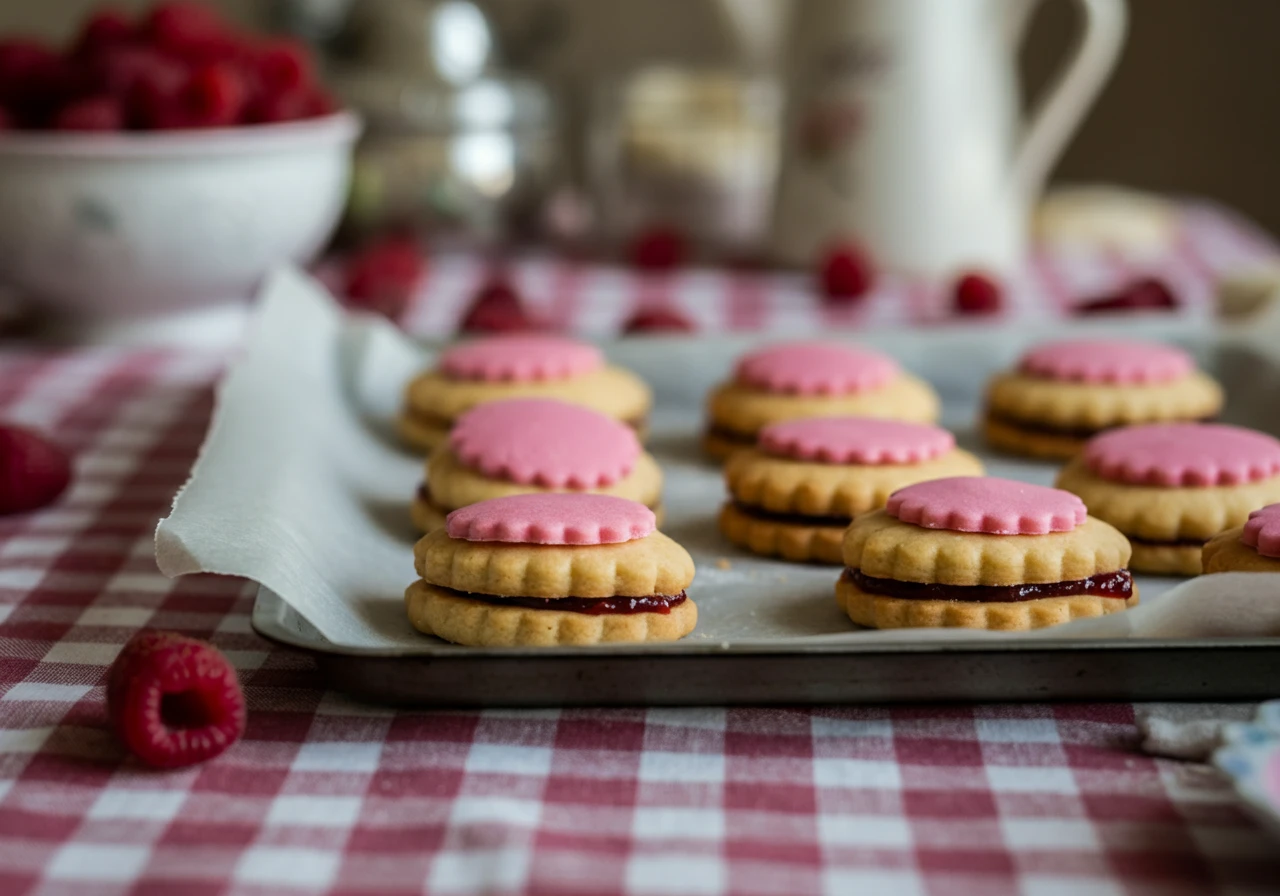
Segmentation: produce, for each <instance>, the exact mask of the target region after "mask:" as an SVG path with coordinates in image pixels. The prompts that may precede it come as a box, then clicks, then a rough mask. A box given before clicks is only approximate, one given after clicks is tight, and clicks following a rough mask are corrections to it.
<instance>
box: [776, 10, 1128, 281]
mask: <svg viewBox="0 0 1280 896" xmlns="http://www.w3.org/2000/svg"><path fill="white" fill-rule="evenodd" d="M1036 3H1037V0H801V2H799V3H795V4H793V8H794V18H793V20H792V33H791V43H790V51H789V62H788V68H787V71H788V101H789V103H790V104H791V108H790V109H789V111H788V116H787V122H788V123H787V128H786V132H785V136H784V149H783V152H784V163H783V169H782V175H781V179H780V181H779V185H778V197H777V203H776V207H775V214H774V221H773V228H772V236H771V246H772V250H773V254H774V256H775V257H776V258H777V260H779V261H781V262H783V263H786V264H794V265H804V266H810V265H813V264H815V263H816V261H817V259H818V258H819V256H820V255H821V253H822V252H823V250H824V248H825V247H826V246H827V245H828V244H829V243H831V242H832V241H834V240H837V239H845V238H851V239H854V240H857V241H858V242H859V243H861V244H862V246H863V247H864V248H865V249H866V250H867V251H868V252H869V253H870V254H871V256H872V257H873V258H874V259H875V260H876V262H877V263H878V264H879V265H881V266H883V267H886V268H890V269H895V270H900V271H906V272H910V273H916V274H925V275H931V276H950V275H951V274H953V273H954V272H955V271H957V270H959V269H961V268H971V267H975V268H984V269H988V270H993V271H997V272H1000V271H1008V270H1011V269H1013V268H1015V267H1017V266H1018V264H1019V263H1020V262H1021V260H1022V258H1023V255H1024V252H1025V249H1026V236H1027V215H1028V211H1029V209H1030V207H1031V204H1032V203H1033V202H1034V201H1035V199H1036V198H1037V196H1038V195H1039V193H1040V191H1041V188H1042V186H1043V184H1044V180H1045V176H1046V175H1047V173H1048V171H1049V169H1050V167H1051V166H1052V165H1053V163H1054V162H1055V161H1056V160H1057V158H1058V156H1059V154H1060V153H1061V152H1062V150H1063V148H1064V146H1065V145H1066V142H1067V140H1068V138H1069V137H1070V136H1071V134H1072V133H1073V132H1074V131H1075V129H1076V127H1077V125H1078V124H1079V123H1080V120H1081V119H1082V118H1083V116H1084V113H1085V111H1086V110H1087V109H1088V107H1089V105H1090V104H1091V103H1092V101H1093V99H1094V98H1095V97H1096V96H1097V93H1098V91H1099V89H1100V88H1101V87H1102V84H1103V83H1104V82H1105V81H1106V79H1107V76H1108V75H1109V74H1110V72H1111V70H1112V68H1113V66H1114V64H1115V61H1116V59H1117V57H1118V55H1119V52H1120V48H1121V45H1122V44H1123V41H1124V33H1125V25H1126V20H1127V12H1126V7H1125V3H1124V0H1076V3H1077V5H1078V6H1079V7H1080V10H1081V12H1082V13H1083V15H1084V28H1083V32H1082V33H1083V37H1082V39H1081V40H1080V42H1079V44H1078V46H1077V47H1076V48H1075V50H1074V51H1073V53H1072V56H1071V58H1070V59H1069V61H1068V62H1067V63H1066V65H1065V66H1064V68H1063V70H1062V72H1061V73H1060V74H1059V76H1058V77H1057V79H1056V80H1055V82H1054V83H1053V84H1052V85H1051V86H1050V87H1049V88H1048V89H1047V90H1046V92H1045V95H1044V97H1043V99H1042V100H1041V101H1040V103H1039V104H1038V106H1037V108H1036V109H1035V111H1033V112H1032V114H1031V115H1030V117H1029V121H1028V122H1027V124H1026V126H1025V127H1023V126H1021V124H1020V122H1019V114H1018V90H1017V74H1016V54H1017V47H1018V44H1019V42H1020V41H1021V38H1022V33H1023V31H1024V30H1025V29H1024V25H1025V24H1026V22H1027V20H1028V19H1029V18H1030V13H1031V12H1032V11H1033V9H1034V7H1035V6H1036Z"/></svg>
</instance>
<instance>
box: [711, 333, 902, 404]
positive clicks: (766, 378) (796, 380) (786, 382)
mask: <svg viewBox="0 0 1280 896" xmlns="http://www.w3.org/2000/svg"><path fill="white" fill-rule="evenodd" d="M897 375H898V365H897V362H895V361H894V360H893V359H892V358H890V357H888V356H886V355H882V354H880V353H879V352H873V351H869V350H867V349H863V348H854V347H853V346H848V345H840V344H838V343H834V342H789V343H785V344H783V345H774V346H770V347H768V348H764V349H761V350H760V351H756V352H752V353H751V354H749V355H747V356H746V357H744V358H742V359H741V360H740V361H739V362H738V369H737V373H736V379H737V380H738V382H740V383H742V384H744V385H747V386H754V387H755V388H757V389H764V390H766V391H768V392H783V393H790V394H795V395H846V394H849V393H851V392H867V391H870V390H872V389H879V388H881V387H883V386H886V385H888V384H889V382H890V381H892V380H893V378H894V377H896V376H897Z"/></svg>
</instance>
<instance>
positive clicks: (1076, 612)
mask: <svg viewBox="0 0 1280 896" xmlns="http://www.w3.org/2000/svg"><path fill="white" fill-rule="evenodd" d="M1036 537H1042V536H1036ZM836 604H837V605H838V606H839V607H840V609H841V610H843V611H844V612H845V613H847V614H848V616H849V618H850V619H851V620H853V622H855V623H856V624H858V625H863V626H866V627H868V628H975V629H988V630H991V631H1001V632H1010V631H1027V630H1029V629H1033V628H1045V627H1047V626H1051V625H1061V624H1062V623H1064V622H1070V621H1072V620H1073V619H1087V618H1089V617H1093V616H1105V615H1107V614H1109V613H1118V612H1120V611H1121V610H1126V609H1128V608H1129V607H1135V606H1137V605H1138V589H1137V586H1136V585H1135V586H1134V589H1133V596H1132V597H1130V598H1129V599H1128V600H1120V599H1119V598H1114V597H1099V596H1097V595H1092V594H1080V595H1073V596H1071V597H1043V598H1038V599H1035V600H1023V601H1013V602H1007V603H999V602H993V603H979V602H975V601H959V600H913V599H906V598H897V597H886V596H884V595H880V594H868V593H867V592H865V591H863V590H862V589H861V588H859V587H858V586H857V585H855V584H854V583H853V582H850V581H848V580H847V579H845V578H843V577H842V578H841V579H840V580H839V581H838V582H837V583H836Z"/></svg>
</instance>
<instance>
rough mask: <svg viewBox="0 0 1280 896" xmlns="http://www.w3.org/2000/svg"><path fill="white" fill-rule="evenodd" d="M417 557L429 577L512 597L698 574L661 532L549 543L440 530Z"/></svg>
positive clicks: (628, 591) (635, 588)
mask: <svg viewBox="0 0 1280 896" xmlns="http://www.w3.org/2000/svg"><path fill="white" fill-rule="evenodd" d="M472 506H473V507H474V506H475V505H472ZM413 557H414V567H415V568H416V569H417V571H418V575H420V576H421V577H422V578H423V579H425V580H426V582H427V583H428V584H431V585H438V586H440V587H442V588H449V589H451V590H453V591H471V592H475V593H478V594H494V595H499V596H508V597H547V598H553V597H615V596H628V597H642V596H647V595H650V594H679V593H680V592H681V591H684V590H685V589H686V588H688V587H689V584H690V583H691V582H692V581H693V573H694V567H693V558H692V557H690V556H689V552H688V551H686V550H685V549H684V548H683V547H681V546H680V545H679V544H677V543H676V542H674V541H672V540H671V539H670V538H668V537H667V536H665V535H663V534H662V533H661V532H652V533H650V534H649V535H647V536H645V537H644V538H637V539H634V540H632V541H623V542H618V543H615V544H594V545H573V544H570V545H547V544H514V543H500V542H491V541H464V540H461V539H456V538H450V537H449V533H448V530H447V529H436V530H434V531H432V532H430V533H428V534H427V535H426V536H425V537H424V538H422V539H421V540H420V541H419V542H418V543H417V545H415V546H414V549H413Z"/></svg>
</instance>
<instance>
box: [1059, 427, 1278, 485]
mask: <svg viewBox="0 0 1280 896" xmlns="http://www.w3.org/2000/svg"><path fill="white" fill-rule="evenodd" d="M1084 461H1085V463H1086V464H1087V465H1088V467H1089V469H1090V470H1092V471H1093V472H1094V473H1096V474H1097V475H1098V476H1101V477H1102V478H1103V479H1110V480H1112V481H1114V482H1126V483H1130V484H1132V485H1161V486H1184V485H1190V486H1211V485H1237V484H1239V483H1242V482H1256V481H1258V480H1259V479H1267V478H1269V477H1271V476H1274V475H1276V474H1277V473H1280V442H1278V441H1276V440H1275V439H1273V438H1272V437H1271V436H1269V435H1265V434H1263V433H1260V432H1254V431H1253V430H1251V429H1241V428H1240V427H1238V426H1224V425H1222V424H1218V423H1153V424H1150V425H1147V426H1127V427H1125V428H1123V429H1117V430H1113V431H1111V432H1106V433H1103V434H1102V435H1100V436H1096V437H1094V438H1093V439H1090V440H1089V443H1088V444H1087V445H1085V448H1084Z"/></svg>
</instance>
